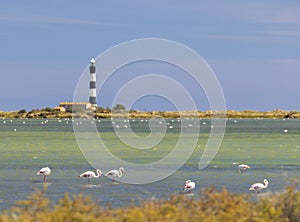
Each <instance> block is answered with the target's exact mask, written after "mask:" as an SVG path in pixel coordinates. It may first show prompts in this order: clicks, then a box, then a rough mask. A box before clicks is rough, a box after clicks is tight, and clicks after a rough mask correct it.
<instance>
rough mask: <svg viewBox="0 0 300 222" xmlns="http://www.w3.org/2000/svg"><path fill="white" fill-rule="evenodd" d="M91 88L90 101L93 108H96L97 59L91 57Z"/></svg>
mask: <svg viewBox="0 0 300 222" xmlns="http://www.w3.org/2000/svg"><path fill="white" fill-rule="evenodd" d="M89 68H90V89H89V103H90V104H91V106H92V109H93V110H95V109H96V108H97V101H96V93H97V92H96V61H95V59H94V58H92V59H91V62H90V67H89Z"/></svg>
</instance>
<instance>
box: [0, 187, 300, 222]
mask: <svg viewBox="0 0 300 222" xmlns="http://www.w3.org/2000/svg"><path fill="white" fill-rule="evenodd" d="M298 185H299V184H297V183H293V184H292V185H290V186H288V187H287V188H286V190H285V191H283V192H282V193H280V194H270V195H264V196H259V197H257V201H254V200H250V197H249V196H246V195H240V194H232V193H229V192H228V191H227V190H226V189H223V190H222V191H216V190H215V189H214V188H209V189H205V190H202V191H201V193H200V197H198V198H193V196H185V195H176V196H172V197H170V199H169V200H151V201H145V202H142V203H140V204H139V205H135V204H134V203H132V204H131V205H130V206H127V207H124V208H118V209H112V208H110V207H102V206H100V205H99V204H97V203H95V202H94V201H92V200H91V198H89V197H84V196H83V195H82V194H79V195H75V196H73V197H70V196H69V195H68V194H67V193H66V194H65V196H64V197H63V198H62V199H61V200H60V201H59V203H58V204H56V205H53V204H51V202H50V201H49V200H48V199H46V198H44V197H43V195H44V193H45V192H44V191H37V192H35V193H34V194H32V195H31V196H30V197H29V198H28V199H27V200H23V201H18V203H17V206H16V207H13V208H11V209H10V210H8V211H5V212H3V213H2V214H1V215H0V221H1V222H2V221H3V222H4V221H5V222H6V221H41V222H43V221H55V222H60V221H64V222H67V221H106V222H109V221H127V222H130V221H182V222H185V221H187V222H191V221H222V222H226V221H261V222H263V221H266V222H267V221H293V222H297V221H300V191H297V186H298Z"/></svg>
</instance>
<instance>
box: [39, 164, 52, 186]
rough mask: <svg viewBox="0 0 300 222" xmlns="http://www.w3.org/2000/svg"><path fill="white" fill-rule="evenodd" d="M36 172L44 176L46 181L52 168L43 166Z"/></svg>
mask: <svg viewBox="0 0 300 222" xmlns="http://www.w3.org/2000/svg"><path fill="white" fill-rule="evenodd" d="M36 174H37V175H41V176H44V180H43V182H44V183H46V177H47V176H49V175H50V174H51V169H50V168H49V167H43V168H42V169H40V170H39V171H38V172H37V173H36Z"/></svg>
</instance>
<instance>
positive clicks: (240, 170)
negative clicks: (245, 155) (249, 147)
mask: <svg viewBox="0 0 300 222" xmlns="http://www.w3.org/2000/svg"><path fill="white" fill-rule="evenodd" d="M249 168H250V166H248V165H247V164H240V165H238V171H239V172H240V173H244V172H245V171H246V170H247V169H249Z"/></svg>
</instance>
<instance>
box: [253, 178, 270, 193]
mask: <svg viewBox="0 0 300 222" xmlns="http://www.w3.org/2000/svg"><path fill="white" fill-rule="evenodd" d="M268 186H269V181H268V180H267V179H264V183H263V184H262V183H255V184H252V185H251V187H250V188H249V190H255V193H256V194H257V193H258V192H259V191H261V190H263V189H265V188H267V187H268Z"/></svg>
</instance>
